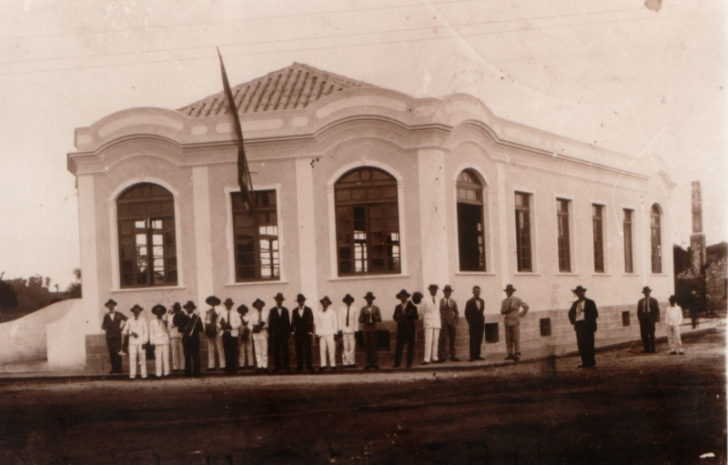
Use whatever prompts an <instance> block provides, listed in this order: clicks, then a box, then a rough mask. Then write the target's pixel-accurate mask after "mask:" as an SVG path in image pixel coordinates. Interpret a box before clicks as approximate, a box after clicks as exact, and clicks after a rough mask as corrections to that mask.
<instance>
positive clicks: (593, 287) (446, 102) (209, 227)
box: [68, 63, 674, 346]
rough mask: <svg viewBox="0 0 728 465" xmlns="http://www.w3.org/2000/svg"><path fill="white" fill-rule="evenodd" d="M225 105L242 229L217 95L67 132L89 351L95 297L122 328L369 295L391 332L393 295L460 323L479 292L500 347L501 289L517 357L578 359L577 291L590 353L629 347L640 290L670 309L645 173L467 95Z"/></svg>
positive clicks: (301, 93) (667, 191)
mask: <svg viewBox="0 0 728 465" xmlns="http://www.w3.org/2000/svg"><path fill="white" fill-rule="evenodd" d="M233 93H234V95H235V98H236V102H237V105H238V107H239V113H240V116H241V120H242V126H243V133H244V135H245V148H246V152H247V156H248V163H249V167H250V171H251V173H252V182H253V187H254V189H255V192H256V195H257V198H258V205H257V207H256V208H255V210H254V211H253V212H252V214H251V213H250V212H248V211H247V210H246V209H245V207H244V205H243V203H242V199H241V197H240V193H239V188H238V186H237V178H236V176H237V169H236V162H237V160H236V159H237V146H236V142H235V131H234V127H233V122H232V117H231V116H230V114H229V113H228V107H227V103H226V102H225V98H224V95H223V93H222V92H221V93H219V94H216V95H213V96H210V97H207V98H205V99H203V100H201V101H199V102H195V103H193V104H191V105H188V106H186V107H184V108H182V109H180V110H177V111H172V110H165V109H158V108H134V109H129V110H125V111H121V112H118V113H114V114H112V115H109V116H108V117H105V118H103V119H102V120H100V121H98V122H97V123H95V124H93V125H92V126H90V127H87V128H79V129H77V131H76V136H75V144H76V151H75V152H72V153H70V154H69V155H68V167H69V170H70V171H71V172H72V173H73V174H74V175H75V176H76V180H77V188H78V195H79V221H80V234H81V261H82V270H83V280H84V281H83V291H84V297H83V308H84V315H83V316H84V318H83V320H84V321H85V323H84V327H85V329H84V332H85V335H87V336H95V335H100V334H101V318H102V316H103V313H104V311H105V307H104V306H103V303H104V302H105V301H106V299H108V298H113V299H114V300H116V301H117V302H119V304H120V306H119V309H120V310H122V311H124V312H127V310H128V308H130V307H131V306H132V305H133V304H135V303H138V304H140V305H142V306H143V307H144V308H146V309H150V308H151V307H152V306H153V305H154V304H156V303H162V304H164V305H167V306H169V305H171V304H172V302H174V301H179V302H185V301H187V300H193V301H195V302H196V303H197V304H198V306H200V307H203V306H204V299H205V297H207V296H209V295H212V294H214V295H217V296H219V297H221V298H225V297H231V298H232V299H233V300H234V301H235V302H236V303H245V304H246V305H248V306H249V305H250V303H251V302H252V301H253V300H255V299H256V298H261V299H263V300H264V301H266V302H267V303H268V304H270V305H272V304H273V299H272V296H273V295H275V294H276V293H277V292H282V293H283V294H284V295H285V296H286V297H287V298H288V299H289V301H288V302H289V303H291V304H292V301H293V299H294V298H295V296H296V294H298V293H299V292H300V293H303V294H305V295H306V296H307V297H308V299H309V304H311V306H312V307H315V306H317V305H318V299H320V298H322V297H323V296H324V295H328V296H329V297H330V298H331V299H332V300H333V301H334V302H340V301H341V298H342V297H343V296H344V295H345V294H346V293H350V294H352V295H353V296H354V297H355V298H356V299H357V303H361V304H363V303H364V302H363V296H364V294H365V293H366V292H367V291H372V292H374V294H375V295H376V296H377V301H376V302H377V304H378V305H379V306H380V308H381V309H382V311H383V317H384V318H385V319H390V320H391V317H392V313H393V310H394V306H395V304H396V303H397V300H396V299H395V297H394V296H395V295H396V294H397V292H398V291H399V290H400V289H402V288H405V289H408V290H409V291H410V292H412V291H415V290H420V291H423V292H424V291H425V290H426V288H427V286H428V285H429V284H430V283H436V284H439V285H440V288H442V287H443V286H444V285H445V284H450V285H452V286H453V288H454V289H455V292H454V294H453V298H455V299H456V300H457V301H459V302H461V308H464V304H465V301H466V300H467V299H468V298H469V297H470V289H471V288H472V286H474V285H479V286H480V287H481V288H482V297H483V298H484V299H485V302H486V314H487V315H488V316H487V323H488V324H490V325H491V326H490V328H489V331H490V332H489V333H488V334H487V335H486V336H488V337H489V340H490V341H493V342H494V343H495V342H496V341H503V336H502V335H501V336H498V334H499V333H500V332H502V331H503V329H502V324H500V325H498V322H500V315H499V309H500V301H501V299H502V298H503V297H504V295H503V292H502V289H503V288H504V287H505V285H506V284H507V283H512V284H513V285H514V286H515V287H516V288H517V289H518V295H519V296H521V298H523V299H524V300H526V301H527V302H528V303H529V305H530V306H531V312H530V314H529V315H530V316H529V317H527V319H526V320H527V321H524V324H525V325H526V326H524V333H523V338H524V339H525V340H526V342H525V345H526V346H528V345H529V344H532V345H535V344H544V343H547V342H545V341H547V340H548V338H552V339H553V341H556V342H549V343H551V344H555V345H559V344H561V343H562V342H563V344H573V341H572V339H573V331H572V330H571V327H570V326H569V324H568V319H567V318H566V311H567V310H568V308H569V306H570V302H571V301H572V300H573V299H574V296H573V294H572V292H571V289H573V288H574V287H576V285H578V284H581V285H582V286H584V287H586V288H588V293H587V295H588V297H590V298H593V299H594V300H596V302H597V304H598V305H599V308H600V313H601V316H600V325H601V326H600V333H599V334H598V335H597V340H599V339H600V337H603V338H606V339H610V338H611V339H618V338H625V337H628V336H629V335H634V334H636V333H635V331H636V329H635V326H636V319H635V315H634V312H635V308H634V307H635V304H636V302H637V300H638V299H639V298H640V297H641V294H640V291H641V289H642V286H645V285H649V286H650V287H651V288H652V289H653V296H655V297H657V298H658V299H659V300H660V301H666V300H667V297H668V296H669V295H670V294H671V293H672V292H673V278H672V269H673V265H672V254H671V253H669V251H670V249H671V245H670V238H671V237H672V235H671V224H670V223H671V222H670V221H668V219H667V217H668V215H667V214H666V211H668V210H669V205H670V196H671V190H672V187H673V186H674V184H673V183H672V181H671V180H670V178H669V176H668V174H667V172H668V169H667V167H665V166H664V165H662V164H660V163H659V158H657V157H652V158H651V159H650V160H641V159H633V158H632V157H630V156H627V155H624V154H620V153H616V152H611V151H608V150H605V149H602V148H598V147H595V146H593V145H589V144H585V143H581V142H577V141H574V140H570V139H567V138H564V137H561V136H558V135H555V134H550V133H546V132H543V131H540V130H538V129H535V128H530V127H526V126H523V125H520V124H517V123H513V122H510V121H506V120H503V119H500V118H498V117H496V116H495V115H493V113H492V112H491V111H490V110H489V109H488V108H487V107H486V106H485V105H484V104H483V103H482V102H480V101H479V100H477V99H475V98H473V97H471V96H468V95H463V94H456V95H450V96H447V97H445V98H443V99H434V98H427V99H415V98H411V97H409V96H407V95H404V94H402V93H399V92H395V91H391V90H386V89H382V88H378V87H375V86H372V85H368V84H365V83H362V82H358V81H354V80H351V79H348V78H345V77H341V76H337V75H333V74H331V73H328V72H324V71H320V70H318V69H315V68H312V67H310V66H307V65H302V64H295V63H294V64H293V65H292V66H290V67H288V68H284V69H282V70H279V71H276V72H273V73H270V74H268V75H267V76H264V77H261V78H258V79H255V80H253V81H251V82H248V83H245V84H241V85H239V86H236V87H234V88H233ZM656 160H657V163H656ZM663 250H667V251H668V252H667V253H663ZM355 305H356V303H355ZM625 312H626V315H625ZM630 313H631V323H630ZM602 321H604V324H602V323H601V322H602ZM610 322H611V323H610ZM494 324H495V326H493V325H494ZM603 328H604V329H603ZM610 331H611V332H610ZM544 338H546V339H544ZM606 339H605V340H606ZM558 341H562V342H558Z"/></svg>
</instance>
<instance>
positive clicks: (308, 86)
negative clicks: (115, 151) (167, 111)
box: [177, 63, 375, 118]
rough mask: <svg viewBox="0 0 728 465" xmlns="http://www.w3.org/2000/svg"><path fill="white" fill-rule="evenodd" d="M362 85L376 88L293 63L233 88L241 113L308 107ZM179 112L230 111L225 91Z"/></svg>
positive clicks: (200, 115) (212, 113)
mask: <svg viewBox="0 0 728 465" xmlns="http://www.w3.org/2000/svg"><path fill="white" fill-rule="evenodd" d="M358 87H375V86H372V85H370V84H366V83H364V82H360V81H355V80H353V79H349V78H347V77H344V76H339V75H336V74H333V73H329V72H327V71H321V70H320V69H316V68H314V67H313V66H308V65H304V64H300V63H293V64H292V65H291V66H289V67H287V68H283V69H279V70H278V71H273V72H272V73H268V74H267V75H266V76H263V77H259V78H257V79H253V80H252V81H250V82H246V83H244V84H238V85H237V86H235V87H233V88H232V91H233V96H234V97H235V104H236V105H237V107H238V112H239V113H260V112H264V111H277V110H294V109H298V108H306V107H307V106H309V105H310V104H312V103H313V102H315V101H317V100H319V99H322V98H324V97H325V96H327V95H329V94H333V93H335V92H340V91H344V90H347V89H353V88H358ZM177 111H181V112H182V113H184V114H186V115H188V116H192V117H198V118H204V117H207V116H217V115H224V114H227V113H228V105H227V102H226V99H225V92H224V91H222V90H221V91H220V92H218V93H217V94H214V95H210V96H209V97H206V98H204V99H202V100H199V101H197V102H194V103H191V104H189V105H187V106H185V107H182V108H180V109H179V110H177Z"/></svg>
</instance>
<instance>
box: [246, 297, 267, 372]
mask: <svg viewBox="0 0 728 465" xmlns="http://www.w3.org/2000/svg"><path fill="white" fill-rule="evenodd" d="M264 307H265V302H263V301H262V300H260V299H255V302H253V308H254V309H255V310H253V312H252V315H251V316H250V325H251V326H250V331H251V334H252V335H253V347H254V352H255V363H256V369H255V372H256V373H267V372H268V320H269V316H270V312H269V311H268V309H266V308H264Z"/></svg>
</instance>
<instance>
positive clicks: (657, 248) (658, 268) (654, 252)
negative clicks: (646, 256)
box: [650, 205, 662, 273]
mask: <svg viewBox="0 0 728 465" xmlns="http://www.w3.org/2000/svg"><path fill="white" fill-rule="evenodd" d="M650 246H651V247H650V249H651V253H650V255H651V261H652V272H653V273H662V230H661V226H660V209H659V207H658V206H657V205H653V206H652V210H651V212H650Z"/></svg>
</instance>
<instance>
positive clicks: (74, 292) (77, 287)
mask: <svg viewBox="0 0 728 465" xmlns="http://www.w3.org/2000/svg"><path fill="white" fill-rule="evenodd" d="M73 274H74V275H75V276H76V282H75V283H71V284H70V285H69V286H68V288H66V295H67V296H68V298H69V299H80V298H81V269H80V268H76V269H75V270H73Z"/></svg>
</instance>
